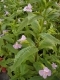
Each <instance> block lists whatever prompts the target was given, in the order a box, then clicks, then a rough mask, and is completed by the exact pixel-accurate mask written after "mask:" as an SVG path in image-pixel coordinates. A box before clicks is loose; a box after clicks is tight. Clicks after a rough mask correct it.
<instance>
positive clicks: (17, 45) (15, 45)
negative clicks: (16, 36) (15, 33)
mask: <svg viewBox="0 0 60 80" xmlns="http://www.w3.org/2000/svg"><path fill="white" fill-rule="evenodd" d="M13 47H14V48H15V49H19V48H21V47H22V45H21V44H18V42H16V43H15V44H14V45H13Z"/></svg>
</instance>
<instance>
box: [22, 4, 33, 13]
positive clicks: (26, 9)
mask: <svg viewBox="0 0 60 80" xmlns="http://www.w3.org/2000/svg"><path fill="white" fill-rule="evenodd" d="M23 11H26V12H32V6H31V4H30V3H29V4H28V5H27V6H25V7H24V9H23Z"/></svg>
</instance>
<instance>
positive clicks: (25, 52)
mask: <svg viewBox="0 0 60 80" xmlns="http://www.w3.org/2000/svg"><path fill="white" fill-rule="evenodd" d="M36 52H38V49H37V48H36V47H35V46H29V47H26V48H24V49H22V50H20V51H19V52H18V53H17V55H16V56H15V59H14V64H13V66H12V70H14V69H16V68H17V67H18V66H20V65H21V63H22V62H24V61H26V60H27V58H28V57H29V56H30V55H34V54H35V53H36Z"/></svg>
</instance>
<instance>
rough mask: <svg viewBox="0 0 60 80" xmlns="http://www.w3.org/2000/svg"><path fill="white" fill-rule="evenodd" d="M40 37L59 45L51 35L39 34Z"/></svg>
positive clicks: (58, 41)
mask: <svg viewBox="0 0 60 80" xmlns="http://www.w3.org/2000/svg"><path fill="white" fill-rule="evenodd" d="M40 36H41V38H42V39H44V40H48V41H50V42H51V43H54V44H60V40H58V39H56V38H55V37H54V36H52V35H51V34H48V33H41V34H40Z"/></svg>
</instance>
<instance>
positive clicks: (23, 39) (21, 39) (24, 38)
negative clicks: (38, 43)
mask: <svg viewBox="0 0 60 80" xmlns="http://www.w3.org/2000/svg"><path fill="white" fill-rule="evenodd" d="M25 40H26V37H25V35H22V37H21V38H20V39H19V40H18V41H21V42H23V41H25Z"/></svg>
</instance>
